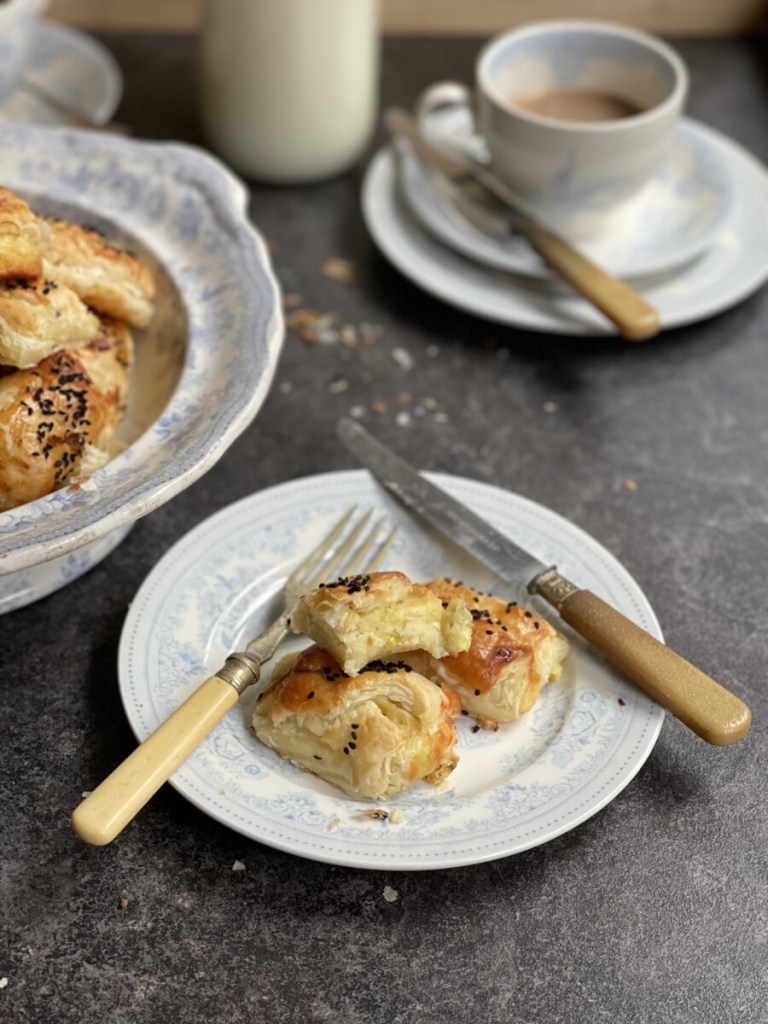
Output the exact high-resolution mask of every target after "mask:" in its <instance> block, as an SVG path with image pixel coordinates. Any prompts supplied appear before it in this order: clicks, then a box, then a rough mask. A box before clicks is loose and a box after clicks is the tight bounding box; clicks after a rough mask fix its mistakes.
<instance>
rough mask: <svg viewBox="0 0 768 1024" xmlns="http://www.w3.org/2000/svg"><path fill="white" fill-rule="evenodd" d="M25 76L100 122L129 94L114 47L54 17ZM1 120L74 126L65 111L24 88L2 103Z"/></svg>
mask: <svg viewBox="0 0 768 1024" xmlns="http://www.w3.org/2000/svg"><path fill="white" fill-rule="evenodd" d="M25 77H26V78H27V79H28V80H29V81H30V82H31V83H32V85H33V86H38V88H39V89H41V90H44V91H45V93H48V94H50V96H51V97H52V98H53V100H55V101H58V102H59V103H61V104H62V105H63V106H65V107H68V108H71V109H72V110H73V111H76V112H77V113H78V114H81V115H82V116H83V117H86V118H88V119H89V120H90V121H92V122H93V123H94V124H106V122H107V121H109V119H110V118H111V117H112V115H113V114H114V112H115V110H117V106H118V104H119V103H120V97H121V96H122V92H123V76H122V74H121V72H120V68H119V67H118V64H117V62H116V61H115V59H114V57H113V56H112V54H111V53H110V52H109V50H107V49H105V47H103V46H102V45H101V43H99V42H97V41H96V40H95V39H93V38H92V37H91V36H88V35H85V34H84V33H82V32H78V31H76V30H75V29H72V28H68V27H67V26H65V25H57V24H55V23H54V22H51V21H43V22H41V23H40V24H39V25H38V26H37V28H36V29H35V33H34V36H33V38H32V43H31V49H30V60H29V67H28V69H27V72H26V76H25ZM0 120H2V121H21V122H24V123H28V124H41V125H49V126H51V127H62V126H66V127H72V121H71V120H70V119H68V118H67V117H66V116H65V115H64V114H63V113H62V112H61V111H60V110H57V109H56V107H55V106H52V105H49V104H48V103H46V102H45V100H44V99H42V98H40V96H38V95H37V94H34V93H33V92H32V91H27V90H25V89H24V88H23V86H21V87H19V88H17V89H16V90H15V91H14V92H12V93H11V94H10V96H7V97H6V98H5V99H4V100H3V101H2V103H0Z"/></svg>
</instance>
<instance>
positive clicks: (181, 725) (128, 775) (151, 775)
mask: <svg viewBox="0 0 768 1024" xmlns="http://www.w3.org/2000/svg"><path fill="white" fill-rule="evenodd" d="M238 697H239V694H238V692H237V690H236V689H235V687H234V686H232V684H231V683H229V682H227V681H226V680H224V679H221V678H220V677H219V676H211V678H210V679H206V681H205V682H204V683H203V684H202V685H201V686H199V687H198V688H197V689H196V690H195V692H194V693H193V694H192V695H191V696H190V697H188V698H187V700H185V701H184V703H183V704H182V705H181V706H180V707H178V708H177V709H176V711H174V712H173V714H172V715H171V716H170V717H169V718H167V719H166V720H165V721H164V722H163V724H162V725H160V726H158V728H157V729H156V730H155V731H154V732H153V733H152V735H151V736H149V737H147V739H146V740H144V742H143V743H142V744H141V746H139V747H137V748H136V750H134V752H133V753H132V754H130V755H129V756H128V757H127V758H126V759H125V761H123V763H122V764H121V765H119V766H118V767H117V768H116V769H115V770H114V771H113V772H112V774H111V775H109V776H107V778H106V779H104V781H103V782H102V783H101V784H100V785H99V786H97V787H96V789H94V791H93V792H92V793H90V794H89V795H88V796H87V797H86V798H85V800H83V802H82V803H81V804H79V805H78V806H77V807H76V808H75V810H74V812H73V814H72V828H73V829H74V830H75V833H76V834H77V835H78V836H79V837H80V838H81V839H84V840H85V842H86V843H92V844H93V845H94V846H103V845H104V844H105V843H111V842H112V840H113V839H114V838H115V837H116V836H117V835H119V834H120V832H122V830H123V829H124V828H125V826H126V825H127V824H128V823H129V822H130V821H132V820H133V819H134V818H135V817H136V815H137V814H138V813H139V811H140V810H141V808H142V807H143V806H144V805H145V804H146V803H147V801H148V800H149V799H150V798H151V797H152V796H153V795H154V794H155V793H156V792H157V791H158V789H160V787H161V786H162V784H163V783H164V782H167V781H168V779H169V778H170V776H171V775H172V774H173V773H174V772H175V771H176V769H177V768H178V767H179V765H180V764H181V763H182V762H183V761H184V760H186V758H187V757H188V756H189V755H190V754H191V753H192V751H193V750H194V749H195V747H196V746H197V745H198V744H199V743H200V742H202V740H203V739H204V738H205V737H206V736H207V735H208V733H209V732H210V731H211V729H212V728H213V727H214V725H216V723H217V722H219V721H220V720H221V719H222V718H223V717H224V715H225V714H226V713H227V711H229V709H230V708H231V707H233V706H234V705H235V704H236V703H237V700H238Z"/></svg>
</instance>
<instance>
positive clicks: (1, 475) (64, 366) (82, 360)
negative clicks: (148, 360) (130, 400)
mask: <svg viewBox="0 0 768 1024" xmlns="http://www.w3.org/2000/svg"><path fill="white" fill-rule="evenodd" d="M131 349H132V340H131V337H130V332H129V330H128V328H127V327H125V325H123V324H112V323H107V324H105V325H104V329H103V331H102V332H101V333H100V334H99V336H98V337H97V338H96V339H95V340H94V341H93V342H92V343H91V346H90V347H88V348H84V349H78V350H62V351H59V352H55V353H54V354H53V355H51V356H49V357H48V358H47V359H44V360H43V361H42V362H41V363H40V364H39V365H37V366H35V367H32V368H31V369H26V370H15V369H12V368H8V367H5V368H4V374H3V375H2V376H0V511H5V510H6V509H10V508H15V507H16V506H17V505H22V504H24V503H25V502H27V501H34V500H35V499H36V498H40V497H42V496H43V495H45V494H49V493H50V492H51V491H54V490H56V489H57V488H59V487H62V486H64V485H65V484H72V483H78V482H80V481H82V480H84V479H86V478H87V477H88V476H90V474H91V473H93V472H94V471H95V470H96V469H98V468H99V467H100V466H102V465H103V464H104V463H105V462H106V461H107V460H108V459H109V457H110V451H109V448H110V442H111V440H112V437H113V434H114V431H115V429H116V427H117V423H118V416H119V413H120V411H121V408H122V406H123V405H124V403H125V398H126V393H127V387H128V368H129V364H130V357H131ZM97 381H98V384H97V383H96V382H97Z"/></svg>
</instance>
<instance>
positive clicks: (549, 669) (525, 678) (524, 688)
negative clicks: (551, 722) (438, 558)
mask: <svg viewBox="0 0 768 1024" xmlns="http://www.w3.org/2000/svg"><path fill="white" fill-rule="evenodd" d="M427 587H428V588H429V590H430V591H431V592H432V593H433V594H435V596H436V597H438V598H439V599H440V600H441V601H442V602H443V603H444V604H445V603H450V602H451V601H455V600H456V599H459V600H461V601H464V602H466V604H467V607H468V608H469V610H470V614H471V616H472V619H473V622H472V642H471V645H470V647H469V649H468V650H466V651H463V652H461V653H458V654H455V655H449V656H447V657H443V658H435V657H433V656H432V655H431V654H429V653H426V652H424V651H418V650H414V651H410V652H408V653H407V654H404V655H403V657H404V658H405V660H406V661H407V662H408V663H409V664H410V665H412V666H413V667H414V668H415V669H416V670H417V671H419V672H421V673H422V674H423V675H425V676H426V677H427V678H428V679H432V680H434V681H435V682H440V683H443V684H444V685H446V686H449V687H450V688H451V689H452V690H455V691H456V693H457V694H458V695H459V697H460V698H461V704H462V707H463V708H464V710H465V711H467V712H468V713H469V714H471V715H473V716H474V717H475V718H476V719H477V721H478V724H479V725H481V726H483V727H484V728H494V727H495V726H496V723H498V722H511V721H514V720H515V719H517V718H519V717H520V715H522V714H523V713H524V712H526V711H528V710H529V709H530V708H531V707H533V705H534V704H535V702H536V699H537V698H538V696H539V693H540V692H541V688H542V686H544V684H545V683H548V682H554V681H555V680H557V679H559V678H560V675H561V673H562V663H563V660H564V659H565V657H566V655H567V653H568V641H567V640H566V639H565V637H563V636H561V634H560V633H558V632H557V631H556V630H555V629H553V628H552V626H550V624H549V623H548V622H546V621H545V620H544V619H541V618H539V617H538V616H537V615H535V614H534V613H533V612H531V611H529V610H528V609H526V608H524V607H522V606H521V605H519V604H516V603H515V602H514V601H504V600H503V599H502V598H499V597H493V596H492V595H489V594H482V593H480V592H479V591H476V590H472V589H471V588H470V587H467V586H465V585H464V584H463V583H457V582H454V581H452V580H449V579H447V578H444V577H443V578H440V579H436V580H432V582H431V583H428V584H427Z"/></svg>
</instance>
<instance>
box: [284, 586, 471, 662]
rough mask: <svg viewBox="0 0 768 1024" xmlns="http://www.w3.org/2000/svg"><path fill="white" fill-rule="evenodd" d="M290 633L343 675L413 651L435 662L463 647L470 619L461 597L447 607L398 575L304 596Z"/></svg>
mask: <svg viewBox="0 0 768 1024" xmlns="http://www.w3.org/2000/svg"><path fill="white" fill-rule="evenodd" d="M291 628H292V629H293V630H294V632H296V633H304V634H306V636H308V637H309V638H310V639H311V640H314V641H315V643H316V644H319V646H320V647H322V648H324V649H325V650H327V651H329V652H330V653H331V654H332V655H333V656H334V658H335V659H336V660H337V661H338V663H339V664H340V665H341V667H342V668H343V669H344V671H345V672H347V673H349V674H350V675H352V674H354V673H355V672H359V671H360V670H361V669H362V668H363V666H365V665H367V664H368V662H370V661H374V660H376V659H377V658H381V657H384V656H385V655H386V656H387V657H391V656H393V655H396V654H398V653H400V652H402V651H409V650H412V649H414V648H419V649H421V650H425V651H428V652H429V653H430V654H431V655H432V656H433V657H435V658H442V657H445V656H446V655H451V654H458V652H459V651H464V650H466V649H467V648H468V647H469V644H470V641H471V638H472V617H471V615H470V613H469V611H468V609H467V607H466V604H465V602H464V600H463V597H462V595H459V594H457V595H455V597H452V598H451V599H450V600H448V601H447V602H443V601H442V599H441V597H440V596H438V595H437V594H435V593H433V592H432V591H430V590H428V589H427V588H426V587H424V586H422V585H421V584H419V583H412V582H411V581H410V580H409V579H408V577H407V576H406V575H405V573H402V572H374V573H370V574H369V575H366V576H345V577H343V578H341V579H338V580H336V581H335V582H333V583H325V584H321V585H320V586H319V587H318V588H317V589H316V590H313V591H311V592H310V593H309V594H307V595H305V596H304V597H303V598H302V599H301V600H300V601H299V602H298V605H297V607H296V609H295V611H294V613H293V616H292V621H291Z"/></svg>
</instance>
